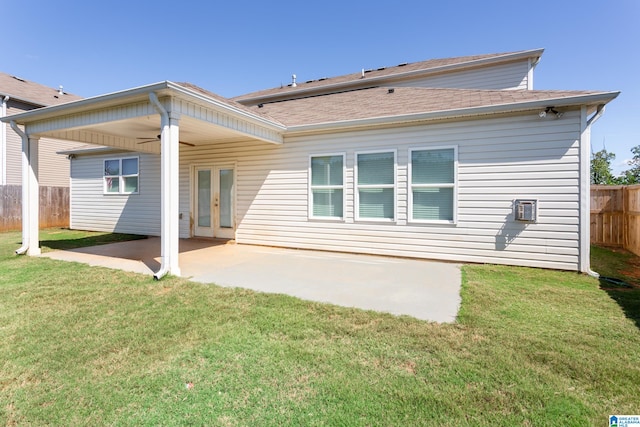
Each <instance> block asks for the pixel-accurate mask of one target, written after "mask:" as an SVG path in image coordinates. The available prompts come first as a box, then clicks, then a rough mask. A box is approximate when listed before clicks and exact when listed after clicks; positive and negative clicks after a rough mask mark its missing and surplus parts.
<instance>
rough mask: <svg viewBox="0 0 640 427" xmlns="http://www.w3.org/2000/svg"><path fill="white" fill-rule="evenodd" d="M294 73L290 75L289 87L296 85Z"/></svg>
mask: <svg viewBox="0 0 640 427" xmlns="http://www.w3.org/2000/svg"><path fill="white" fill-rule="evenodd" d="M296 78H297V77H296V75H295V74H292V75H291V87H297V86H298V85H297V84H296Z"/></svg>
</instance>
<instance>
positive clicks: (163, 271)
mask: <svg viewBox="0 0 640 427" xmlns="http://www.w3.org/2000/svg"><path fill="white" fill-rule="evenodd" d="M149 101H150V102H151V105H153V107H154V108H155V109H156V111H157V112H158V114H160V129H164V127H165V126H167V125H168V124H169V113H168V112H167V110H165V108H164V107H163V106H162V104H161V103H160V101H158V96H157V95H156V94H155V93H154V92H151V93H149ZM161 232H162V230H161ZM161 238H167V236H164V237H161ZM162 255H165V254H162ZM166 259H167V257H166V256H162V257H161V264H160V270H158V272H157V273H155V274H154V275H153V278H154V279H155V280H160V279H162V278H163V277H164V276H166V275H167V273H168V272H169V265H168V263H167V262H166Z"/></svg>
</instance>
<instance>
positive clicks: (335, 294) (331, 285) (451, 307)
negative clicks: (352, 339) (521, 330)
mask: <svg viewBox="0 0 640 427" xmlns="http://www.w3.org/2000/svg"><path fill="white" fill-rule="evenodd" d="M42 256H46V257H49V258H53V259H58V260H65V261H77V262H82V263H86V264H89V265H95V266H103V267H109V268H116V269H121V270H126V271H132V272H136V273H143V274H153V272H155V271H157V270H158V269H159V268H160V239H159V238H156V237H152V238H149V239H144V240H134V241H130V242H122V243H113V244H109V245H102V246H93V247H89V248H81V249H74V250H68V251H55V252H49V253H45V254H43V255H42ZM180 269H181V271H182V276H184V277H185V278H188V279H190V280H193V281H196V282H201V283H215V284H217V285H220V286H228V287H241V288H248V289H253V290H256V291H261V292H270V293H280V294H287V295H292V296H295V297H299V298H302V299H306V300H311V301H319V302H327V303H331V304H337V305H341V306H346V307H357V308H362V309H367V310H376V311H381V312H387V313H391V314H395V315H409V316H413V317H416V318H418V319H422V320H429V321H436V322H453V321H455V318H456V315H457V312H458V308H459V306H460V280H461V278H460V266H459V265H457V264H449V263H440V262H431V261H421V260H412V259H399V258H389V257H381V256H370V255H355V254H340V253H327V252H318V251H307V250H295V249H281V248H271V247H262V246H251V245H236V244H233V243H228V242H225V241H211V240H197V239H183V240H180Z"/></svg>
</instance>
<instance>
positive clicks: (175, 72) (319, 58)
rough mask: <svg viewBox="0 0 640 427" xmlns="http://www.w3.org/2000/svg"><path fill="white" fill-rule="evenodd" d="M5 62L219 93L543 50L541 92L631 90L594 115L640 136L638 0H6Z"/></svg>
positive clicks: (86, 87)
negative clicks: (440, 60)
mask: <svg viewBox="0 0 640 427" xmlns="http://www.w3.org/2000/svg"><path fill="white" fill-rule="evenodd" d="M0 10H2V16H3V17H4V19H3V21H4V22H3V23H2V25H1V26H0V28H1V29H2V33H3V34H2V40H3V41H4V42H3V43H2V48H1V49H2V51H3V54H2V58H3V59H4V60H3V63H2V65H1V66H0V71H3V72H5V73H9V74H13V75H17V76H19V77H22V78H25V79H28V80H31V81H35V82H38V83H41V84H44V85H47V86H51V87H58V86H59V85H63V86H64V88H65V90H66V91H68V92H71V93H74V94H77V95H80V96H84V97H89V96H95V95H100V94H104V93H109V92H114V91H118V90H123V89H128V88H131V87H136V86H141V85H145V84H149V83H155V82H158V81H162V80H172V81H176V82H181V81H189V82H191V83H194V84H196V85H199V86H202V87H204V88H206V89H208V90H211V91H213V92H215V93H218V94H220V95H222V96H235V95H240V94H242V93H247V92H252V91H255V90H259V89H266V88H270V87H275V86H279V85H280V84H287V83H289V82H290V79H291V74H293V73H295V74H297V76H298V80H299V81H306V80H311V79H317V78H320V77H331V76H336V75H341V74H347V73H353V72H358V71H359V70H361V69H362V68H367V69H369V68H378V67H382V66H390V65H396V64H399V63H402V62H415V61H422V60H425V59H431V58H444V57H451V56H462V55H473V54H483V53H497V52H511V51H519V50H528V49H535V48H545V53H544V55H543V57H542V61H541V62H540V64H539V65H538V67H537V68H536V74H535V81H534V86H535V88H536V89H578V90H583V89H586V90H604V91H614V90H615V91H621V92H622V93H621V95H620V96H619V97H618V98H617V99H616V100H614V101H613V102H611V103H610V104H609V106H608V107H607V111H606V113H605V115H604V116H603V117H602V118H601V119H600V120H599V121H598V122H597V123H596V124H595V125H594V128H593V131H592V143H593V148H594V150H596V151H597V150H599V149H601V148H602V146H603V144H605V145H606V148H607V149H608V150H609V151H612V152H614V153H615V154H616V156H617V158H616V160H615V165H614V166H615V167H614V170H615V171H616V172H618V171H620V170H624V169H626V168H627V166H626V165H625V164H624V161H625V160H626V159H629V158H630V157H631V152H630V149H631V147H633V146H635V145H639V144H640V127H639V123H638V122H640V101H639V99H640V85H639V84H638V83H637V74H638V70H639V69H640V47H639V45H640V1H638V0H606V1H602V0H600V1H595V0H581V1H580V0H564V1H539V2H516V1H513V0H509V1H506V0H499V1H489V0H488V1H482V2H481V1H472V0H464V1H463V0H447V1H440V2H435V1H426V0H422V1H402V0H399V1H395V2H389V1H384V2H383V1H380V2H377V3H376V2H363V1H350V0H342V1H336V0H325V1H322V2H308V1H298V2H292V1H281V0H270V1H247V0H235V1H204V0H201V1H192V0H183V1H180V2H177V1H165V0H157V1H153V2H152V1H135V0H129V1H123V0H109V1H95V2H94V1H87V0H82V1H79V0H59V1H56V0H0Z"/></svg>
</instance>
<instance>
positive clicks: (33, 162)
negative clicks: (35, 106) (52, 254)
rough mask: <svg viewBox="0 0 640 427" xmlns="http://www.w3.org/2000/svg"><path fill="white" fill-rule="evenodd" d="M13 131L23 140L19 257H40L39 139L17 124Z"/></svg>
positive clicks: (13, 124) (12, 122)
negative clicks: (32, 136) (30, 135)
mask: <svg viewBox="0 0 640 427" xmlns="http://www.w3.org/2000/svg"><path fill="white" fill-rule="evenodd" d="M10 124H11V129H13V131H14V132H15V133H17V134H18V135H20V138H21V139H22V156H21V160H22V165H21V166H22V247H21V248H20V249H18V250H16V253H17V254H18V255H22V254H24V253H26V254H27V255H40V240H39V236H38V232H39V228H40V227H39V225H40V224H39V222H40V212H39V210H40V206H39V205H40V203H39V202H40V186H39V183H38V141H39V140H38V138H30V137H29V136H28V135H27V133H26V132H25V131H23V130H22V129H20V127H18V125H17V124H16V122H14V121H13V120H12V121H11V122H10Z"/></svg>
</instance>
